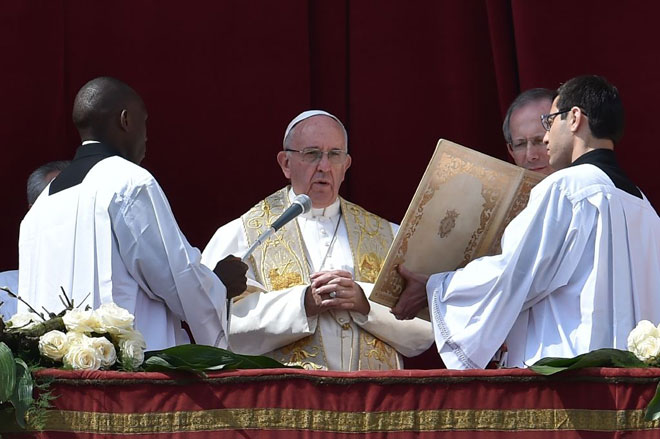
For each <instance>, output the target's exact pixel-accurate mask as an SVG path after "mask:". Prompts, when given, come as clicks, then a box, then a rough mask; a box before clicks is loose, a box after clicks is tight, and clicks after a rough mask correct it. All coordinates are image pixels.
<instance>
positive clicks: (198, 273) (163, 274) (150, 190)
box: [19, 147, 227, 350]
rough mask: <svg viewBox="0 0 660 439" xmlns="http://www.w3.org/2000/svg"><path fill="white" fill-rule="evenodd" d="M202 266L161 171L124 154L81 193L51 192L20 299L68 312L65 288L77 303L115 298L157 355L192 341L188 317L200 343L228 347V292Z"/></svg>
mask: <svg viewBox="0 0 660 439" xmlns="http://www.w3.org/2000/svg"><path fill="white" fill-rule="evenodd" d="M83 148H84V147H83ZM200 259H201V255H200V252H199V250H198V249H196V248H194V247H192V246H190V244H189V243H188V241H187V240H186V238H185V237H184V236H183V234H182V233H181V231H180V230H179V227H178V225H177V223H176V220H175V219H174V215H173V214H172V210H171V208H170V205H169V203H168V201H167V198H166V197H165V194H164V193H163V191H162V189H161V188H160V186H159V185H158V183H157V182H156V180H155V179H154V178H153V177H152V176H151V174H150V173H149V172H147V171H146V170H145V169H143V168H141V167H140V166H138V165H135V164H133V163H131V162H129V161H127V160H124V159H123V158H121V157H119V156H114V157H110V158H106V159H104V160H102V161H100V162H99V163H97V164H96V165H95V166H94V167H92V169H91V170H90V171H89V173H88V174H87V175H86V176H85V179H84V180H83V181H82V183H80V184H78V185H76V186H73V187H70V188H68V189H65V190H62V191H60V192H57V193H55V194H53V195H49V191H48V189H46V190H44V191H43V192H42V194H41V195H40V196H39V198H38V199H37V201H36V202H35V204H34V205H33V206H32V208H31V209H30V210H29V211H28V213H27V215H26V216H25V218H24V219H23V222H22V223H21V234H20V239H19V270H20V276H19V295H20V296H22V297H23V298H24V299H25V300H27V301H28V303H30V304H31V305H32V306H33V307H34V308H36V309H38V310H41V307H42V306H43V307H45V308H46V309H48V310H49V311H51V312H59V311H60V310H61V309H62V308H63V306H62V303H61V302H60V300H59V298H58V295H59V294H60V292H61V291H60V286H61V287H63V288H64V290H65V291H66V293H67V295H69V296H71V295H73V298H74V300H75V304H76V305H78V304H82V305H83V306H84V305H89V306H91V307H93V308H97V307H98V306H100V305H101V304H102V303H106V302H110V301H114V302H115V303H116V304H117V305H119V306H121V307H122V308H125V309H127V310H128V311H129V312H130V313H132V314H133V315H134V316H135V327H136V329H138V330H139V331H140V332H142V334H143V335H144V337H145V340H146V342H147V349H149V350H152V349H163V348H167V347H170V346H174V345H177V344H182V343H188V342H189V340H188V337H187V335H186V334H185V332H184V331H183V330H182V329H181V320H185V321H187V322H188V324H189V325H190V327H191V330H192V333H193V335H194V337H195V339H196V341H197V343H200V344H206V345H215V346H219V347H225V346H226V336H225V331H226V322H227V320H226V306H225V298H226V290H225V287H224V285H222V282H220V280H219V279H218V278H217V276H215V274H214V273H213V272H212V271H210V270H209V269H208V268H207V267H206V266H204V265H202V264H201V262H200ZM88 293H91V294H90V296H89V298H88V299H87V300H86V301H85V302H83V299H84V298H85V296H86V295H87V294H88ZM21 306H22V307H23V308H25V307H24V306H23V305H19V311H22V309H21Z"/></svg>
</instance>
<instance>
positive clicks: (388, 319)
mask: <svg viewBox="0 0 660 439" xmlns="http://www.w3.org/2000/svg"><path fill="white" fill-rule="evenodd" d="M286 194H287V196H288V198H289V201H291V200H293V198H294V197H295V194H294V192H293V190H291V189H287V190H286ZM340 204H341V203H340V199H337V200H336V201H335V202H334V203H333V204H331V205H330V206H328V207H326V208H312V210H311V211H310V212H308V213H306V214H303V215H300V216H299V217H298V218H296V219H295V220H294V222H292V223H290V224H289V225H288V226H286V227H288V228H291V229H294V233H299V234H300V236H301V238H302V242H303V246H304V248H303V254H301V255H300V256H301V257H302V258H304V261H305V262H304V264H308V267H306V268H307V270H308V272H309V273H314V272H318V271H321V270H334V269H342V270H346V271H349V272H350V273H351V274H352V275H353V276H355V275H356V270H355V267H354V260H355V258H354V255H353V252H354V251H355V249H353V250H352V249H351V245H350V243H349V235H348V232H347V226H346V221H345V219H346V215H347V213H344V212H342V211H341V209H340ZM248 222H249V221H248ZM245 224H246V220H244V219H243V218H238V219H236V220H234V221H232V222H230V223H228V224H226V225H224V226H222V227H220V228H219V229H218V231H217V232H216V233H215V235H214V236H213V238H212V239H211V241H210V242H209V244H208V245H207V247H206V248H205V249H204V252H203V254H202V262H203V263H204V264H206V265H208V266H209V267H212V266H215V263H216V262H217V261H219V260H220V259H222V258H223V257H225V256H226V255H228V254H234V255H242V254H244V253H245V252H246V251H247V249H248V247H249V243H248V241H247V236H248V233H247V232H246V230H245ZM386 224H387V227H388V228H389V229H390V230H388V231H387V232H388V233H391V236H392V235H394V234H396V231H397V230H398V226H397V225H395V224H392V223H386ZM364 239H367V237H366V236H365V238H364ZM385 250H387V247H386V248H385ZM381 257H384V254H383V255H381ZM248 265H249V266H250V269H249V271H248V273H247V276H248V288H249V293H248V294H246V296H245V297H243V298H240V299H239V300H236V299H235V300H234V302H233V303H232V305H231V309H230V314H231V317H230V318H231V322H230V336H229V339H230V346H231V349H232V351H234V352H239V353H243V354H252V355H261V354H268V355H270V356H273V357H274V358H275V359H277V360H280V361H285V362H288V363H295V364H301V365H303V366H305V367H307V368H312V369H320V368H323V369H330V370H344V371H350V370H359V369H400V368H402V367H403V364H402V359H401V358H400V356H399V355H398V354H396V353H395V352H394V350H396V352H398V353H399V354H403V355H405V356H409V357H411V356H415V355H419V354H421V353H422V352H424V351H425V350H426V349H428V348H429V346H430V345H431V344H432V343H433V333H432V331H431V328H430V324H429V323H428V322H425V321H423V320H420V319H415V320H411V321H405V322H404V321H397V320H396V319H395V318H394V316H393V315H392V314H391V313H390V310H389V309H388V308H387V307H384V306H382V305H380V304H377V303H375V302H370V303H369V304H370V306H371V310H370V312H369V314H368V315H363V314H360V313H358V312H354V311H346V310H333V311H327V312H323V313H320V314H317V315H315V316H311V317H308V316H307V314H306V313H305V306H304V301H305V290H306V289H307V287H308V283H303V282H302V281H303V279H302V277H301V278H297V280H294V281H293V282H292V283H293V285H292V286H290V287H285V288H277V289H275V290H270V291H269V289H268V288H267V287H266V286H264V285H262V284H260V283H259V282H257V281H256V278H257V276H256V275H255V265H254V264H248ZM378 268H380V267H378ZM377 272H378V269H376V271H375V272H371V273H370V274H371V276H374V277H375V275H376V274H377ZM373 280H375V278H373V277H372V279H371V282H360V281H358V282H357V283H358V284H359V285H360V287H361V288H362V289H363V291H364V293H365V295H367V296H368V295H369V294H370V292H371V288H372V287H373ZM317 332H318V334H319V335H320V337H319V338H318V340H320V341H318V340H317V341H315V340H314V339H313V338H312V337H311V336H313V335H314V334H315V333H317ZM301 340H302V341H303V343H300V344H298V345H296V342H300V341H301ZM367 345H370V347H371V348H370V349H365V347H366V346H367ZM286 346H290V348H289V349H288V350H287V349H284V350H282V349H281V348H283V347H286ZM392 348H394V350H392ZM282 351H284V352H282ZM287 354H290V355H287ZM370 354H371V355H370Z"/></svg>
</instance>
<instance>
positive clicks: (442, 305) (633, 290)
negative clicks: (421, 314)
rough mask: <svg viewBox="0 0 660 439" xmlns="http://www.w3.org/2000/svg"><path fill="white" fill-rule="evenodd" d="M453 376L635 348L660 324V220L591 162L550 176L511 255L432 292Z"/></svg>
mask: <svg viewBox="0 0 660 439" xmlns="http://www.w3.org/2000/svg"><path fill="white" fill-rule="evenodd" d="M427 293H428V300H429V307H430V310H431V314H432V317H433V322H434V331H435V338H436V344H437V346H438V350H439V351H440V354H441V356H442V359H443V361H444V363H445V364H446V365H447V367H448V368H454V369H465V368H482V367H485V366H486V364H487V363H488V361H489V360H490V359H491V357H492V356H493V354H494V353H495V352H496V351H497V350H498V348H499V347H500V345H502V343H503V342H505V340H506V344H507V346H508V350H509V351H508V365H509V366H519V367H523V366H525V365H531V364H533V363H534V362H535V361H537V360H539V359H541V358H543V357H547V356H553V357H573V356H576V355H579V354H583V353H585V352H589V351H591V350H594V349H598V348H604V347H609V348H618V349H627V337H628V334H629V333H630V331H631V330H632V329H633V328H634V327H635V325H636V324H637V323H638V322H639V321H640V320H644V319H646V320H650V321H652V322H653V323H655V324H658V323H660V219H659V218H658V215H657V214H656V212H655V210H654V209H653V207H652V206H651V205H650V204H649V202H648V201H647V200H646V199H640V198H637V197H635V196H633V195H630V194H628V193H627V192H624V191H622V190H620V189H617V188H616V187H615V186H614V184H613V183H612V181H611V180H610V178H609V177H608V176H607V175H606V174H605V173H604V172H603V171H601V170H600V169H599V168H597V167H596V166H594V165H591V164H583V165H579V166H573V167H569V168H566V169H564V170H561V171H558V172H556V173H554V174H552V175H550V176H548V177H546V178H545V179H544V180H543V181H542V182H541V183H539V184H538V185H537V186H536V187H535V188H534V189H533V190H532V193H531V196H530V200H529V204H528V206H527V207H526V208H525V209H524V210H523V211H522V212H521V213H520V215H518V216H517V217H516V218H515V219H514V220H513V221H512V222H511V223H510V224H509V226H508V227H507V228H506V231H505V233H504V236H503V238H502V254H501V255H497V256H492V257H484V258H481V259H478V260H476V261H473V262H471V263H469V264H468V265H467V266H465V267H464V268H463V269H461V270H458V271H456V272H449V273H440V274H436V275H433V276H431V278H430V279H429V282H428V284H427Z"/></svg>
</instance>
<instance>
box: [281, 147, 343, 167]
mask: <svg viewBox="0 0 660 439" xmlns="http://www.w3.org/2000/svg"><path fill="white" fill-rule="evenodd" d="M284 150H285V151H286V152H297V153H298V154H300V156H301V157H302V161H303V162H305V163H318V162H320V161H321V160H323V155H327V156H328V161H329V162H330V163H331V164H333V165H339V164H342V163H344V161H345V160H346V156H347V155H348V153H347V152H346V151H342V150H341V149H331V150H330V151H327V152H326V151H321V150H320V149H318V148H305V149H303V150H297V149H289V148H285V149H284Z"/></svg>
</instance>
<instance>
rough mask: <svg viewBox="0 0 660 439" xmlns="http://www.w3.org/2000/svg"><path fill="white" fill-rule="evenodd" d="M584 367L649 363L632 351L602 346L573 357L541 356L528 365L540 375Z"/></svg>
mask: <svg viewBox="0 0 660 439" xmlns="http://www.w3.org/2000/svg"><path fill="white" fill-rule="evenodd" d="M585 367H649V365H648V364H646V363H644V362H643V361H641V360H640V359H639V358H637V357H636V356H635V354H633V353H632V352H629V351H622V350H619V349H611V348H604V349H597V350H595V351H591V352H588V353H586V354H582V355H578V356H577V357H574V358H558V357H547V358H542V359H540V360H539V361H537V362H536V363H534V364H533V365H532V366H530V369H532V370H533V371H534V372H536V373H538V374H541V375H553V374H555V373H558V372H563V371H565V370H575V369H582V368H585Z"/></svg>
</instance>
